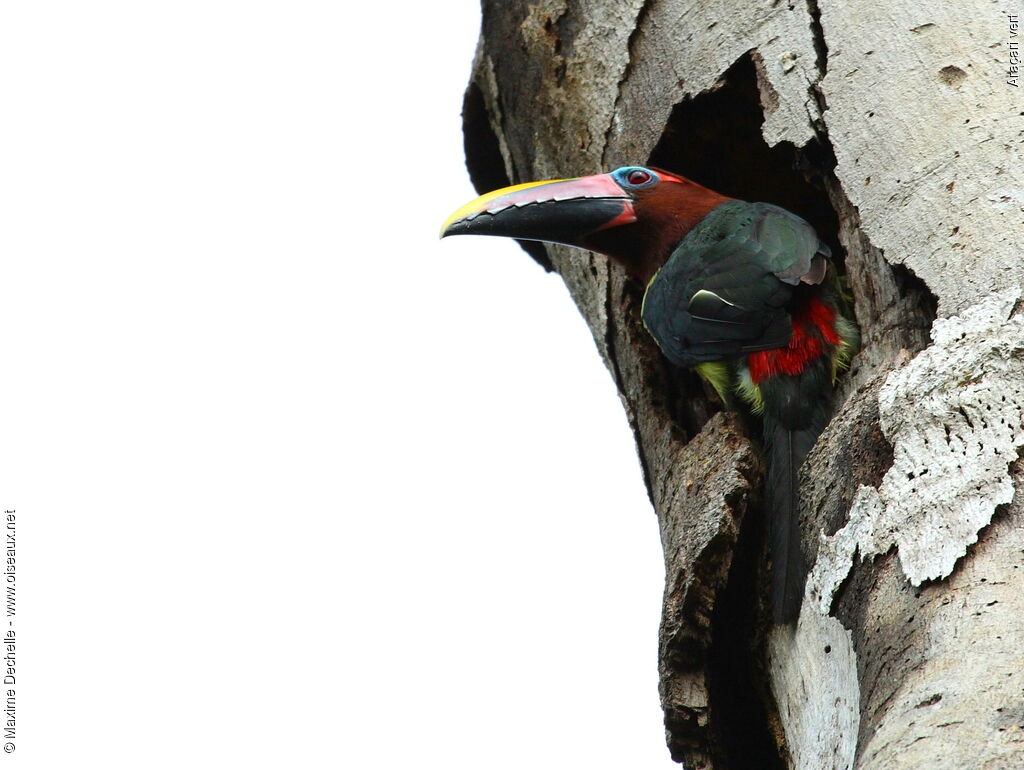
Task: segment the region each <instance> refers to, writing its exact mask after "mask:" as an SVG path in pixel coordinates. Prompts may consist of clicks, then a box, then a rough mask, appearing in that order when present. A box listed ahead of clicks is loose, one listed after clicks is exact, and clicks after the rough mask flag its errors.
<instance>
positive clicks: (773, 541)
mask: <svg viewBox="0 0 1024 770" xmlns="http://www.w3.org/2000/svg"><path fill="white" fill-rule="evenodd" d="M764 428H765V440H766V443H767V444H768V446H767V449H768V477H767V489H766V493H767V494H766V498H767V501H768V506H767V508H768V540H769V548H770V554H771V560H772V612H773V616H774V620H775V622H776V623H791V622H795V621H796V619H797V617H798V616H799V614H800V605H801V603H802V601H803V594H804V582H805V581H806V579H807V564H806V557H805V556H804V552H803V547H802V545H801V542H800V486H799V471H800V466H801V465H803V462H804V460H805V459H806V458H807V454H808V452H810V451H811V447H813V446H814V442H815V440H816V439H817V438H818V434H819V433H820V432H821V428H820V427H819V426H818V425H812V426H808V427H803V428H799V429H793V428H788V427H786V426H784V425H783V424H781V423H779V422H776V421H775V420H773V419H771V418H770V417H766V419H765V426H764Z"/></svg>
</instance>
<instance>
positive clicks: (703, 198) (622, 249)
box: [441, 166, 728, 282]
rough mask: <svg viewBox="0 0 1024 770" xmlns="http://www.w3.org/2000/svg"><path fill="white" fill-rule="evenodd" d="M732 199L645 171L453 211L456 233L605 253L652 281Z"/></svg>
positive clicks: (538, 187)
mask: <svg viewBox="0 0 1024 770" xmlns="http://www.w3.org/2000/svg"><path fill="white" fill-rule="evenodd" d="M726 200H728V198H726V197H724V196H722V195H719V194H718V193H716V192H713V191H712V190H708V189H707V188H705V187H701V186H700V185H699V184H697V183H696V182H692V181H690V180H689V179H686V178H685V177H682V176H679V175H677V174H672V173H670V172H668V171H663V170H661V169H658V168H648V167H643V166H625V167H623V168H619V169H616V170H615V171H612V172H610V173H607V174H595V175H594V176H583V177H576V178H573V179H552V180H548V181H543V182H527V183H526V184H519V185H514V186H512V187H505V188H503V189H501V190H495V191H493V192H489V193H486V194H485V195H481V196H480V197H479V198H477V199H476V200H473V201H470V202H469V203H467V204H466V205H465V206H463V207H462V208H460V209H458V210H457V211H456V212H455V213H454V214H452V215H451V216H450V217H449V218H448V220H447V221H446V222H445V223H444V226H443V227H442V228H441V237H445V236H449V235H500V236H505V237H508V238H517V239H521V240H528V241H544V242H547V243H561V244H566V245H568V246H577V247H579V248H584V249H589V250H591V251H597V252H600V253H602V254H605V255H607V256H609V257H611V258H612V259H615V260H616V261H618V262H620V263H622V264H623V265H624V266H625V267H626V269H627V271H628V272H629V273H630V274H631V275H633V276H634V277H636V278H638V279H640V280H642V281H644V282H646V281H647V280H649V279H650V277H651V276H652V275H654V273H655V272H656V271H657V269H658V268H659V267H660V266H661V265H662V264H663V263H664V262H665V260H666V259H667V258H668V256H669V254H670V253H671V250H672V248H673V247H674V246H675V245H676V244H677V243H679V241H680V240H682V238H683V236H684V235H686V233H687V232H689V231H690V229H691V228H692V227H693V226H694V225H695V224H697V222H699V221H700V220H701V219H702V218H703V217H704V215H705V214H707V213H708V212H709V211H710V210H711V209H713V208H714V207H715V206H717V205H718V204H720V203H722V202H723V201H726Z"/></svg>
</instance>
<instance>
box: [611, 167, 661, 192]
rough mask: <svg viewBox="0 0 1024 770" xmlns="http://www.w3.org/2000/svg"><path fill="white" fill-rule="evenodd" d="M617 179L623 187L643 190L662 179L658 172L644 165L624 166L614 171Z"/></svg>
mask: <svg viewBox="0 0 1024 770" xmlns="http://www.w3.org/2000/svg"><path fill="white" fill-rule="evenodd" d="M612 176H613V177H614V178H615V181H616V182H618V183H619V186H621V187H622V188H623V189H628V190H642V189H644V188H645V187H651V186H653V185H656V184H657V183H658V182H659V181H661V180H660V179H659V177H658V175H657V174H656V173H654V172H653V171H651V170H650V169H648V168H644V167H643V166H623V167H622V168H619V169H616V170H615V171H613V172H612Z"/></svg>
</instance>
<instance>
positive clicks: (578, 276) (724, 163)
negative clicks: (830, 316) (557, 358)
mask: <svg viewBox="0 0 1024 770" xmlns="http://www.w3.org/2000/svg"><path fill="white" fill-rule="evenodd" d="M483 7H484V23H483V30H482V35H481V43H480V47H479V49H478V52H477V57H476V62H475V65H474V72H473V77H472V82H471V84H470V88H469V90H468V91H467V96H466V106H465V111H464V117H465V126H466V149H467V161H468V165H469V168H470V172H471V175H472V178H473V180H474V183H475V184H476V185H477V186H478V188H480V189H481V190H484V189H493V188H494V187H497V186H501V185H504V184H508V183H515V182H520V181H526V180H529V179H537V178H546V177H552V176H565V175H574V174H584V173H594V172H597V171H600V170H603V169H607V168H613V167H615V166H618V165H623V164H626V163H648V162H649V163H654V164H655V165H661V166H664V167H666V168H670V169H672V170H675V171H679V172H681V173H683V174H685V175H687V176H690V177H692V178H694V179H695V180H697V181H698V182H701V183H703V184H706V185H708V186H710V187H713V188H716V189H718V190H720V191H721V192H723V193H726V194H730V195H733V196H736V197H742V198H747V199H753V200H767V201H770V202H773V203H778V204H780V205H783V206H785V207H786V208H789V209H791V210H793V211H795V212H797V213H799V214H801V215H802V216H804V217H805V218H806V219H808V221H810V222H811V223H812V224H813V225H814V226H815V228H816V229H817V230H818V231H819V233H820V234H821V235H822V237H823V238H824V239H825V240H826V241H827V242H829V243H830V245H831V246H832V247H833V252H834V253H835V254H836V255H837V257H838V258H839V260H840V261H841V263H842V264H843V266H844V268H845V272H846V275H847V280H848V283H849V288H850V292H851V294H852V295H853V298H854V304H855V312H856V315H857V320H858V323H859V324H860V326H861V330H862V333H863V341H864V346H863V350H862V351H861V353H860V354H859V355H858V356H857V358H856V359H855V361H854V365H853V368H852V370H851V372H850V373H849V374H848V375H847V376H846V377H844V379H843V381H842V383H841V385H840V387H839V388H838V390H837V393H836V398H835V404H834V407H835V412H834V417H833V420H832V423H831V424H830V426H829V427H828V429H826V431H825V433H824V434H823V435H822V437H821V439H820V440H819V442H818V444H817V446H816V447H815V449H814V451H813V452H812V454H811V456H810V457H809V459H808V462H807V464H806V465H805V467H804V469H803V471H802V476H803V485H802V497H803V500H802V510H801V525H802V529H803V535H804V542H805V548H806V551H807V553H808V555H809V557H810V559H811V563H812V565H813V566H812V570H811V575H810V578H809V580H808V588H807V595H806V597H805V602H804V607H803V611H802V613H801V617H800V621H799V623H798V625H797V626H796V628H795V630H794V629H789V630H786V629H777V628H774V629H773V628H771V627H770V620H769V613H768V612H767V611H766V609H767V608H766V602H765V598H764V592H763V591H762V590H761V586H763V585H764V584H765V580H764V577H765V575H764V560H765V556H764V548H763V538H762V535H763V526H764V525H763V521H762V517H761V512H760V508H759V506H760V483H761V482H760V472H761V469H760V462H759V459H758V457H759V455H758V449H757V440H756V436H757V434H758V432H757V430H756V427H755V426H754V425H753V423H752V422H751V420H750V418H749V417H744V416H741V415H739V416H738V415H725V414H721V413H720V405H719V404H717V402H716V401H715V399H714V397H713V396H712V395H711V394H709V393H708V392H706V390H705V388H704V387H703V385H702V384H701V383H700V381H699V380H698V379H697V378H696V377H694V376H693V375H692V374H689V373H686V372H678V371H674V370H672V369H670V368H669V367H668V366H667V365H666V363H665V361H664V360H663V359H662V357H661V355H660V353H659V351H658V350H657V348H656V347H655V345H654V343H653V342H652V341H651V340H650V338H649V337H648V335H647V334H646V332H645V331H644V330H643V329H642V327H641V325H640V323H639V318H638V315H639V313H638V311H639V303H640V298H641V295H642V287H638V286H635V285H633V284H631V283H630V282H628V281H627V280H626V278H625V276H624V275H623V274H622V273H621V272H620V271H619V270H618V269H617V268H614V267H612V266H610V265H609V264H608V263H607V262H606V261H605V260H604V259H603V258H600V257H595V256H593V255H588V254H585V253H583V252H578V251H572V250H569V249H565V248H561V247H550V248H547V249H542V248H539V247H538V246H536V245H528V246H527V248H528V250H529V251H530V253H531V255H533V256H534V258H535V259H537V260H538V261H539V262H541V264H543V265H545V267H547V268H549V269H554V270H556V271H557V272H558V273H559V274H560V275H561V276H562V278H563V279H564V280H565V282H566V285H567V286H568V287H569V289H570V292H571V294H572V297H573V299H574V300H575V301H576V303H577V305H578V306H579V308H580V311H581V313H582V314H583V315H584V317H585V318H586V320H587V323H588V324H589V326H590V328H591V331H592V332H593V335H594V340H595V343H596V345H597V347H598V350H599V351H600V353H601V355H602V356H603V358H604V360H605V362H606V363H607V365H608V368H609V371H610V372H611V373H612V376H613V377H614V379H615V382H616V384H617V386H618V389H619V392H620V395H621V397H622V402H623V406H624V408H625V410H626V413H627V415H628V417H629V420H630V424H631V426H632V427H633V431H634V434H635V437H636V442H637V448H638V452H639V454H640V457H641V463H642V466H643V469H644V474H645V480H646V483H647V487H648V491H649V493H650V496H651V501H652V503H653V505H654V508H655V511H656V512H657V514H658V516H659V520H660V522H661V530H662V541H663V546H664V549H665V560H666V588H665V608H664V615H663V620H662V628H661V635H660V671H661V696H662V703H663V707H664V710H665V720H666V729H667V740H668V744H669V747H670V749H671V751H672V755H673V757H674V758H676V759H677V760H679V761H681V762H683V763H684V764H685V765H686V766H687V767H690V768H716V769H725V768H772V767H787V766H788V767H796V768H815V769H817V768H852V767H858V768H889V767H921V768H946V767H948V768H963V767H985V768H989V767H990V768H1011V767H1024V716H1022V715H1024V623H1021V622H1020V618H1021V617H1024V540H1022V538H1024V535H1022V534H1021V533H1022V532H1024V507H1022V502H1021V499H1022V493H1021V486H1022V483H1024V482H1022V478H1024V462H1021V461H1019V460H1018V456H1019V453H1020V451H1021V447H1022V446H1024V425H1022V422H1024V386H1022V384H1021V383H1024V313H1022V311H1021V304H1022V301H1021V297H1022V294H1024V255H1022V254H1021V249H1020V244H1019V243H1018V242H1016V239H1018V238H1019V237H1020V234H1021V232H1024V158H1022V155H1024V96H1022V95H1021V94H1020V89H1019V88H1016V89H1015V88H1013V87H1011V86H1009V85H1007V84H1006V82H1005V80H1006V79H1005V77H1004V74H1005V70H1006V67H1007V64H1008V50H1007V42H1008V41H1009V26H1008V23H1007V17H1006V14H1005V13H1004V12H1003V10H1002V9H1001V7H1000V6H999V5H998V4H996V3H993V2H988V1H987V0H970V1H969V2H963V3H956V4H950V3H939V2H934V0H933V2H926V3H913V4H911V3H907V2H897V3H890V4H887V5H885V6H878V5H877V4H874V3H869V2H867V0H844V2H838V0H808V1H807V2H806V3H800V2H791V3H780V2H777V1H776V0H759V2H756V3H753V4H749V5H748V6H746V7H744V9H743V12H742V13H738V12H737V9H736V7H735V5H734V4H730V3H726V2H725V0H703V1H702V2H696V0H627V1H626V2H615V3H612V2H587V3H584V2H582V0H534V1H533V2H527V1H526V0H513V1H511V2H507V1H506V2H501V3H498V2H495V0H485V2H484V4H483ZM751 437H755V438H751Z"/></svg>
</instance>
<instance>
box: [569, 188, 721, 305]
mask: <svg viewBox="0 0 1024 770" xmlns="http://www.w3.org/2000/svg"><path fill="white" fill-rule="evenodd" d="M656 173H657V174H658V176H659V177H660V178H661V181H660V182H659V183H658V184H656V185H654V186H653V187H649V188H647V189H646V190H638V191H636V192H634V193H632V195H633V198H634V200H633V214H634V215H635V217H636V222H633V223H630V224H622V225H618V224H616V223H615V222H609V223H608V224H607V225H605V227H603V228H601V229H600V230H598V231H597V232H595V233H591V234H590V235H588V236H587V237H586V238H584V239H583V241H582V243H581V244H580V245H581V246H583V247H584V248H587V249H590V250H592V251H598V252H600V253H602V254H606V255H608V256H609V257H611V258H612V259H614V260H615V261H616V262H619V263H620V264H621V265H622V266H623V267H625V268H626V272H627V273H629V275H630V276H631V277H633V278H635V279H636V280H638V281H640V283H642V284H643V285H645V286H646V285H647V283H648V282H650V280H651V278H653V277H654V274H655V273H656V272H657V271H658V268H660V267H661V266H662V265H663V264H665V261H666V260H667V259H668V258H669V255H670V254H671V250H672V248H673V247H674V246H675V245H676V244H677V243H679V241H681V240H682V239H683V236H685V235H686V234H687V233H688V232H690V230H692V229H693V227H694V226H695V225H696V224H697V223H698V222H700V220H701V219H703V218H704V216H705V215H706V214H707V213H708V212H709V211H711V209H713V208H715V207H716V206H718V205H719V204H722V203H724V202H725V201H727V200H731V199H730V198H727V197H726V196H724V195H719V194H718V193H716V192H714V191H713V190H709V189H707V188H706V187H701V186H700V185H699V184H697V183H696V182H691V181H690V180H689V179H686V178H684V177H680V176H676V175H675V174H670V173H668V172H667V171H662V170H661V169H657V170H656ZM613 225H614V226H613Z"/></svg>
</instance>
